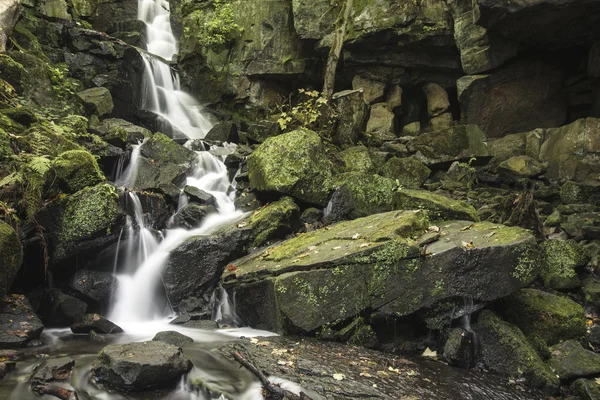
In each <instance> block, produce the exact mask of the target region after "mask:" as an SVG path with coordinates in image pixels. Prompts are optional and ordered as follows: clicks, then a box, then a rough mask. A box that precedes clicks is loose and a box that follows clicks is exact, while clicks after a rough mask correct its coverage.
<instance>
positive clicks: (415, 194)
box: [393, 189, 479, 221]
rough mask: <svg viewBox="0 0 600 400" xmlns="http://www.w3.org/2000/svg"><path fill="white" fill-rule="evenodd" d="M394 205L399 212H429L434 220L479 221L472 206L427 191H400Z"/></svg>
mask: <svg viewBox="0 0 600 400" xmlns="http://www.w3.org/2000/svg"><path fill="white" fill-rule="evenodd" d="M393 203H394V208H395V209H397V210H416V209H424V210H427V211H429V212H430V215H431V216H432V217H433V218H434V219H461V220H471V221H479V216H478V215H477V211H476V210H475V209H474V208H473V206H471V205H470V204H467V203H465V202H464V201H460V200H454V199H451V198H449V197H446V196H442V195H440V194H437V193H432V192H428V191H426V190H411V189H399V190H397V191H396V193H394V198H393Z"/></svg>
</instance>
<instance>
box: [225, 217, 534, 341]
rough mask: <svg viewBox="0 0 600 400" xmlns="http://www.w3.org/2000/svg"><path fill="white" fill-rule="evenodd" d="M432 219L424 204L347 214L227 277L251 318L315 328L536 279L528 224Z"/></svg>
mask: <svg viewBox="0 0 600 400" xmlns="http://www.w3.org/2000/svg"><path fill="white" fill-rule="evenodd" d="M430 226H431V223H430V221H429V219H428V217H427V213H426V212H425V211H392V212H387V213H382V214H375V215H371V216H368V217H364V218H359V219H356V220H352V221H345V222H340V223H338V224H335V225H332V226H329V227H326V228H323V229H319V230H316V231H312V232H309V233H305V234H302V235H299V236H297V237H295V238H293V239H290V240H288V241H286V242H283V243H281V244H279V245H275V246H272V247H270V248H267V249H266V250H263V251H260V252H257V253H254V254H251V255H249V256H246V257H244V258H242V259H239V260H237V261H233V262H232V263H231V265H233V266H234V268H227V269H226V270H225V271H224V273H223V276H222V281H223V283H224V284H225V286H226V287H227V288H229V289H230V290H231V291H230V294H231V293H235V296H236V307H237V314H238V315H240V316H242V317H243V318H244V319H245V322H246V323H247V324H249V325H250V326H260V327H261V328H262V329H270V330H274V331H279V332H290V331H295V332H305V333H310V332H315V331H317V330H318V329H320V328H321V327H323V326H324V325H327V324H329V323H333V322H334V321H341V320H347V319H349V318H352V317H355V316H357V315H359V314H361V313H362V312H365V311H366V310H370V311H372V312H376V313H379V314H383V315H390V316H392V315H393V316H402V315H408V314H411V313H414V312H416V311H418V310H420V309H423V308H425V307H429V306H431V305H433V304H435V303H436V302H438V301H441V300H444V299H450V298H453V297H472V298H473V299H474V301H484V302H485V301H492V300H495V299H498V298H500V297H504V296H506V295H509V294H510V293H512V292H514V291H516V290H518V289H520V288H521V287H523V286H524V285H526V284H527V283H529V282H531V280H532V279H533V278H534V277H535V268H536V265H537V263H536V259H535V258H534V255H535V254H534V250H535V249H536V248H537V245H536V242H535V239H534V237H533V236H532V234H531V233H530V232H529V231H527V230H524V229H521V228H516V227H505V226H502V225H495V224H490V223H487V222H483V223H472V222H467V221H454V222H445V223H440V224H439V226H431V230H430V231H428V229H429V228H430ZM489 260H494V262H493V263H490V262H489ZM284 322H285V323H284Z"/></svg>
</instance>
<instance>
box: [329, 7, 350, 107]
mask: <svg viewBox="0 0 600 400" xmlns="http://www.w3.org/2000/svg"><path fill="white" fill-rule="evenodd" d="M351 14H352V0H345V3H344V6H343V7H342V9H341V10H340V16H339V18H338V21H337V23H336V26H337V28H336V30H335V34H334V36H333V43H332V44H331V49H329V57H328V58H327V65H326V67H325V77H324V80H323V97H324V98H326V99H327V100H331V96H333V89H334V85H335V71H336V70H337V65H338V61H339V60H340V54H342V47H344V37H345V36H346V28H347V26H348V20H349V19H350V16H351Z"/></svg>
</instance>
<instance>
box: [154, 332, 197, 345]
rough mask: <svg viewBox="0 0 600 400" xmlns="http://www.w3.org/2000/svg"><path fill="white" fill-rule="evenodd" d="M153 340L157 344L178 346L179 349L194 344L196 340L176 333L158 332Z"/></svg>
mask: <svg viewBox="0 0 600 400" xmlns="http://www.w3.org/2000/svg"><path fill="white" fill-rule="evenodd" d="M152 340H153V341H155V342H156V341H158V342H165V343H167V344H170V345H173V346H177V347H181V346H185V345H186V344H191V343H194V339H192V338H191V337H189V336H185V335H183V334H181V333H179V332H176V331H163V332H158V333H157V334H156V335H154V338H153V339H152Z"/></svg>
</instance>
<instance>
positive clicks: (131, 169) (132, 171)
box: [115, 139, 146, 188]
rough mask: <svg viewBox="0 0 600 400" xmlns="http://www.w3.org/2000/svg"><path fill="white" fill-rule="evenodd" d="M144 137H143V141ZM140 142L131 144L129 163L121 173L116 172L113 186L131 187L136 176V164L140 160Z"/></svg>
mask: <svg viewBox="0 0 600 400" xmlns="http://www.w3.org/2000/svg"><path fill="white" fill-rule="evenodd" d="M145 141H146V139H144V142H145ZM142 144H143V142H142V143H138V144H136V145H133V146H131V147H132V150H131V158H130V159H129V165H127V168H125V171H123V173H122V174H119V173H118V172H117V178H116V179H115V186H122V187H128V188H130V187H133V185H134V184H135V179H136V178H137V171H138V165H139V162H140V153H141V151H142Z"/></svg>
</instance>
